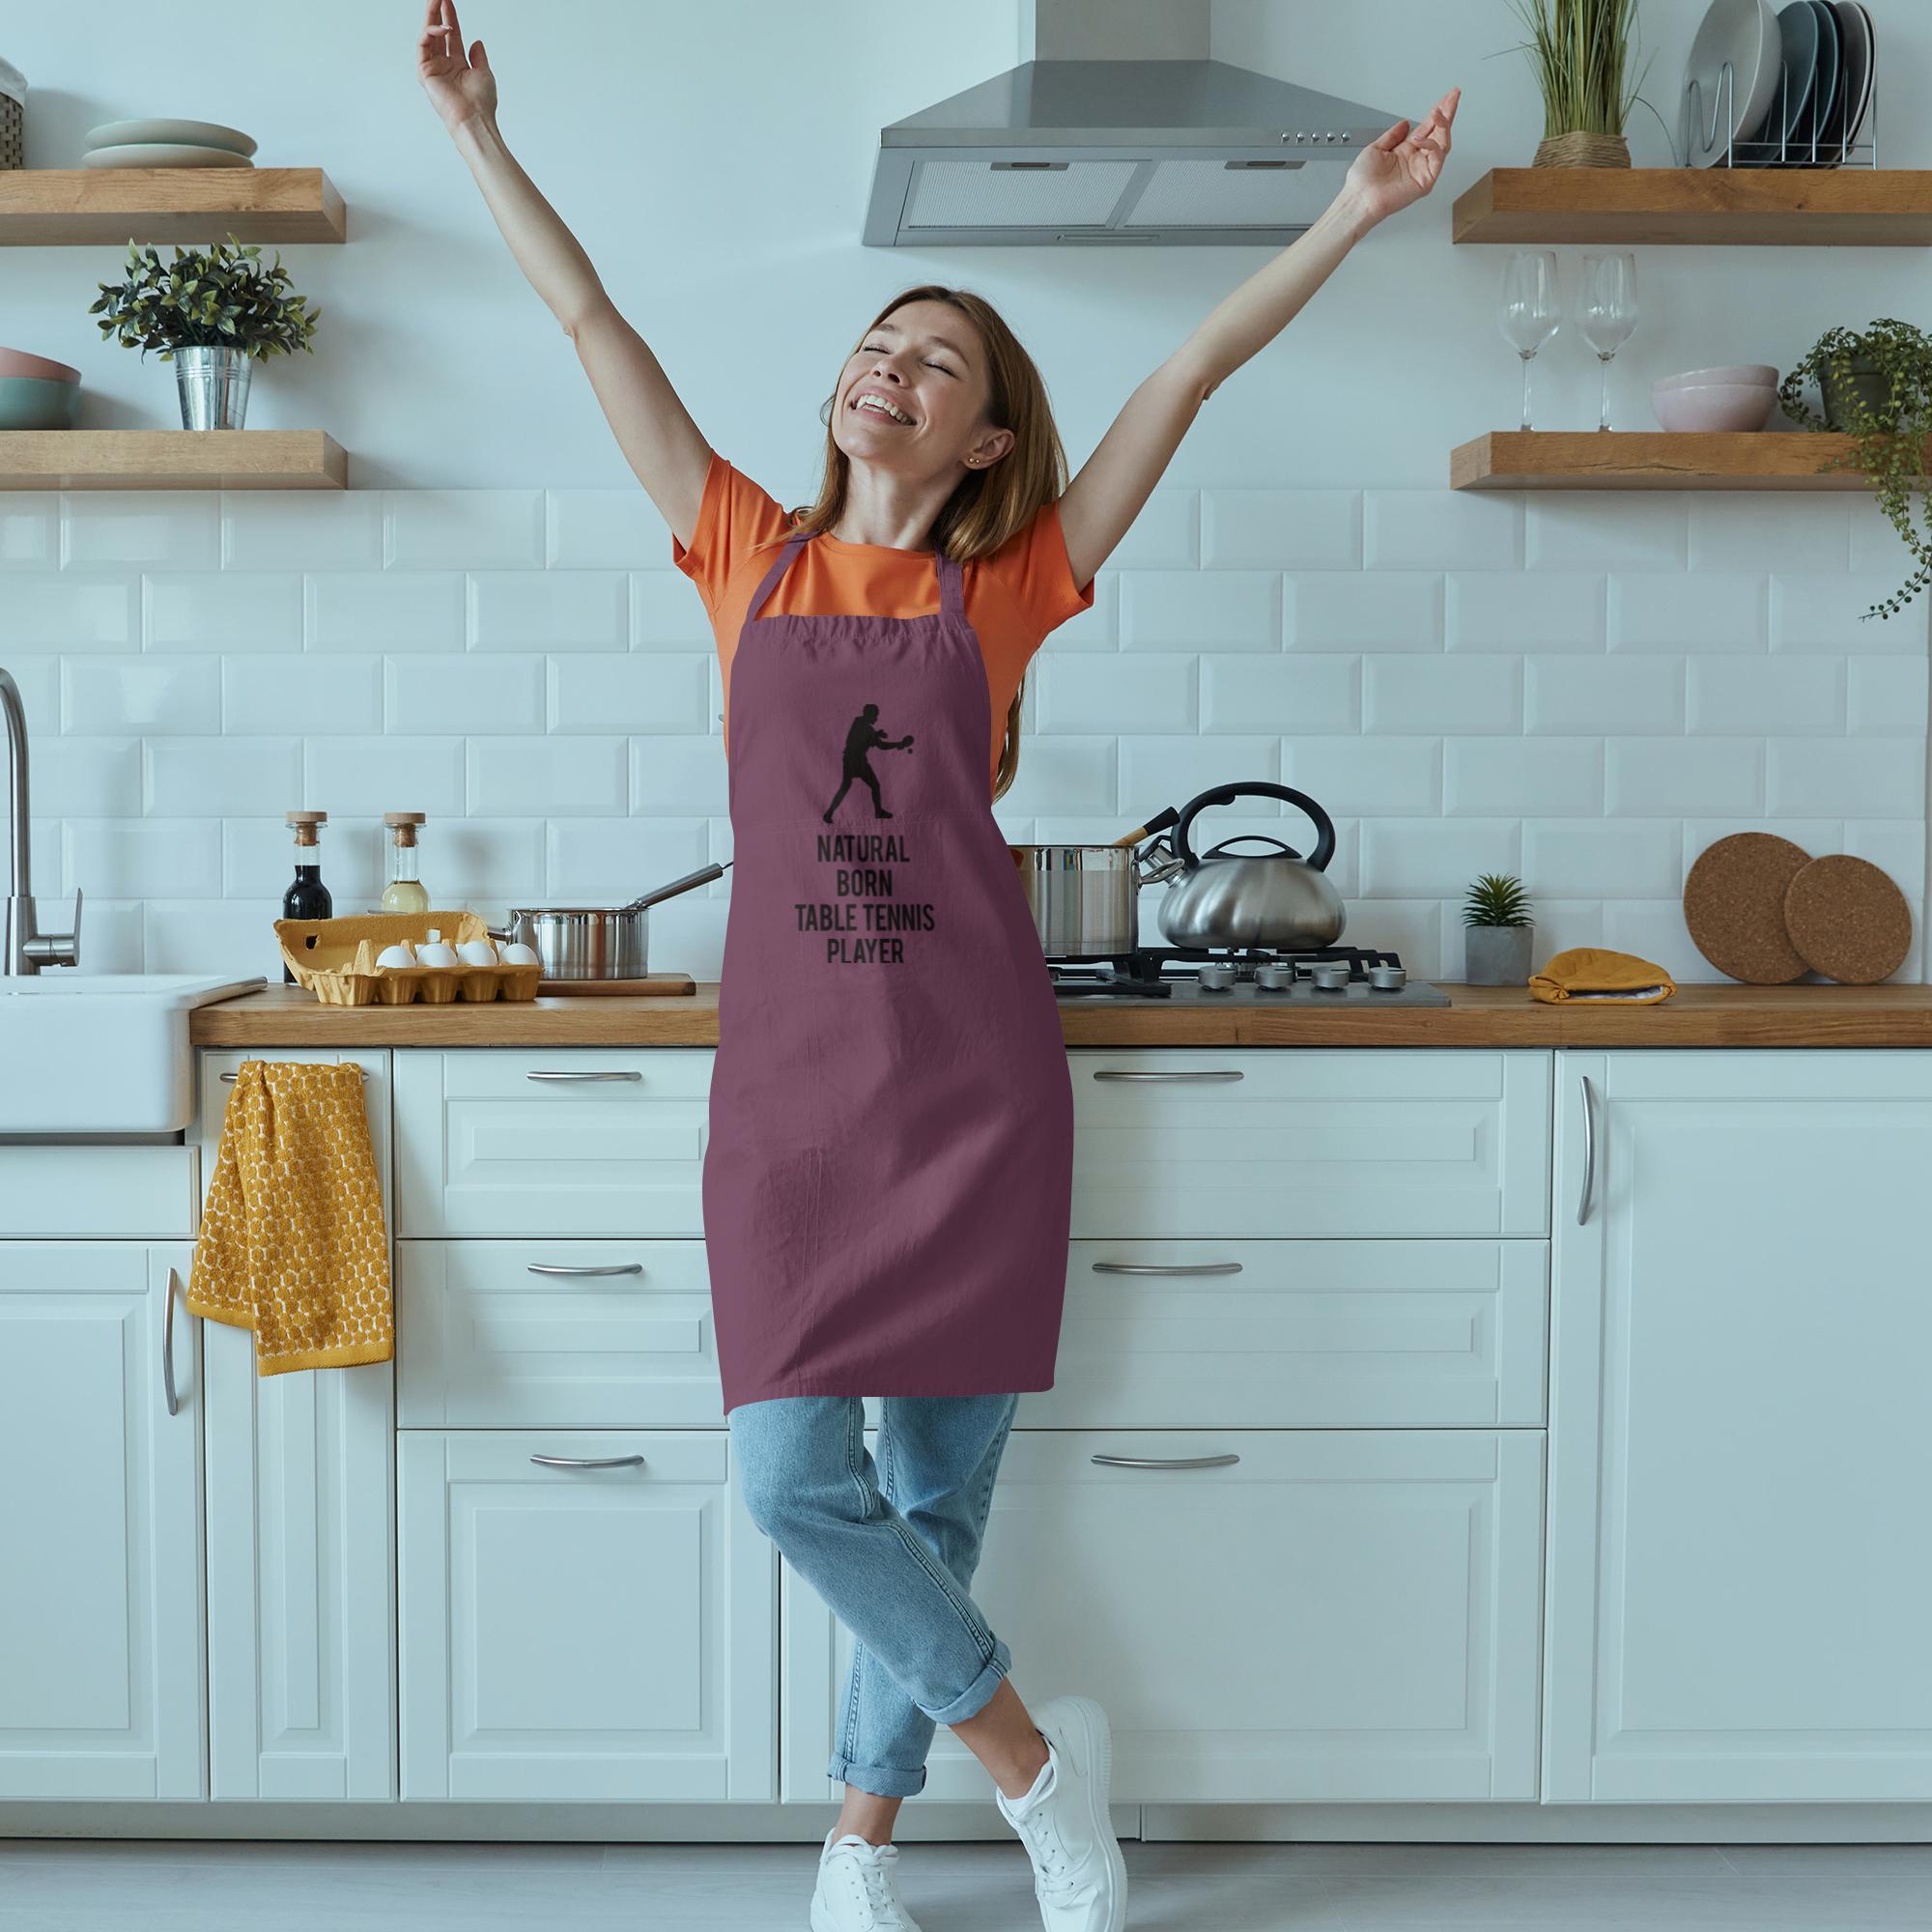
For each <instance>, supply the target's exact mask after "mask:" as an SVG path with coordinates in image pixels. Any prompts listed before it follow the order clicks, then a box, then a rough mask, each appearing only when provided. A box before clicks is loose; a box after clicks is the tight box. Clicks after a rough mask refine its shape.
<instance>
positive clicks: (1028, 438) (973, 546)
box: [791, 282, 1066, 799]
mask: <svg viewBox="0 0 1932 1932" xmlns="http://www.w3.org/2000/svg"><path fill="white" fill-rule="evenodd" d="M916 301H930V302H944V303H946V304H947V306H948V307H950V308H953V309H956V310H957V311H958V312H959V313H960V314H961V315H963V316H965V317H966V319H967V320H968V321H969V322H971V323H972V325H973V327H975V328H976V329H977V330H978V331H979V335H980V341H981V342H982V343H983V344H984V345H985V350H986V377H987V395H986V416H987V420H988V421H989V422H991V423H992V424H993V425H994V427H995V428H998V429H1007V430H1010V431H1011V432H1012V435H1013V446H1012V448H1011V449H1009V451H1008V452H1007V453H1006V455H1004V456H1003V457H1001V458H1000V459H999V461H998V462H996V463H992V464H989V465H988V466H987V467H986V468H985V469H969V470H967V471H966V472H965V474H964V475H962V476H961V477H960V479H959V486H958V488H957V489H955V490H954V491H953V493H952V496H951V497H948V498H947V499H946V501H945V503H944V504H943V505H942V506H941V508H940V511H939V514H938V516H937V517H935V518H934V519H933V524H932V540H933V543H934V546H935V547H936V548H937V549H939V550H941V551H943V552H944V553H945V554H946V555H948V556H949V557H951V558H952V560H953V561H954V562H955V563H970V562H971V561H972V560H973V559H974V558H975V557H980V556H986V555H988V554H991V553H992V552H994V551H996V550H998V549H999V548H1000V546H1001V545H1002V544H1004V543H1006V542H1007V541H1008V539H1009V538H1010V537H1012V536H1013V535H1015V534H1016V533H1017V532H1018V531H1020V530H1022V529H1024V528H1025V527H1026V526H1027V525H1028V524H1030V523H1031V522H1032V521H1033V519H1034V518H1035V517H1036V516H1037V515H1038V513H1039V511H1040V510H1041V509H1042V508H1043V507H1044V506H1045V505H1046V504H1048V503H1050V502H1053V501H1054V500H1056V499H1057V498H1058V497H1060V496H1061V494H1062V493H1063V492H1064V491H1065V488H1066V451H1065V448H1064V447H1063V446H1062V443H1061V440H1060V431H1059V429H1058V428H1057V427H1056V426H1055V424H1054V420H1053V410H1052V407H1051V405H1050V404H1049V403H1048V402H1047V399H1046V384H1044V383H1043V382H1041V380H1040V375H1039V371H1038V369H1037V368H1036V367H1035V366H1034V360H1033V357H1032V356H1031V355H1028V354H1027V352H1026V351H1025V350H1024V349H1023V348H1022V347H1021V346H1020V341H1019V338H1018V337H1017V336H1016V335H1015V334H1014V333H1013V332H1012V330H1011V329H1010V328H1009V327H1007V324H1006V321H1005V319H1004V318H1003V317H1002V316H1001V314H1000V312H999V311H998V310H997V309H996V308H994V306H993V305H992V303H991V302H989V301H987V300H986V299H985V298H984V297H982V296H976V295H974V294H973V293H972V292H971V291H970V290H967V289H950V288H946V287H944V286H942V285H941V284H939V283H936V282H927V283H923V284H922V285H921V286H919V287H918V288H912V289H904V290H901V291H900V293H899V294H897V295H895V297H894V298H892V300H891V301H889V302H888V303H887V304H886V305H885V307H884V308H882V309H881V310H880V311H879V312H878V314H877V315H875V316H874V317H873V318H872V320H871V321H870V322H868V323H867V325H866V327H865V329H864V330H863V331H862V332H861V333H860V335H859V337H858V340H857V341H856V342H855V343H854V344H853V347H854V349H857V348H858V346H859V344H860V343H863V342H864V341H865V339H866V337H867V335H869V334H870V333H871V331H872V330H873V329H875V328H876V327H878V326H879V325H880V324H881V323H882V322H884V321H885V320H886V319H887V318H888V317H889V316H890V315H892V314H893V312H894V311H895V309H900V308H903V307H904V306H905V305H906V304H907V303H908V302H916ZM831 403H832V398H830V397H828V398H827V399H826V405H825V410H824V413H823V420H824V422H825V425H826V429H825V469H824V473H823V477H822V479H821V481H820V483H819V486H818V497H817V500H816V501H815V502H812V503H808V504H800V505H798V506H797V507H795V508H794V509H793V510H792V512H791V518H792V530H793V531H797V530H800V529H810V530H818V531H829V530H830V529H831V528H832V527H833V526H834V525H836V524H837V523H838V519H839V518H840V517H841V516H842V515H843V514H844V510H845V495H846V489H847V485H848V482H849V480H850V476H851V461H850V459H849V458H848V457H847V456H846V454H845V452H844V451H843V450H842V449H840V448H839V447H838V438H837V437H836V436H834V434H833V432H832V418H831ZM1025 696H1026V677H1025V674H1024V673H1022V675H1021V678H1020V684H1019V689H1018V690H1017V691H1015V692H1014V693H1013V701H1012V703H1011V705H1010V706H1009V708H1008V711H1007V730H1006V740H1005V742H1004V743H1003V744H1002V746H1001V747H1000V766H999V771H998V773H997V775H996V776H995V779H994V781H993V796H994V797H995V798H996V799H997V798H1001V797H1003V796H1004V795H1005V794H1006V791H1007V789H1008V787H1009V786H1010V785H1011V783H1012V781H1013V774H1014V773H1015V772H1016V771H1017V770H1018V769H1019V761H1020V705H1021V703H1022V701H1023V700H1024V698H1025Z"/></svg>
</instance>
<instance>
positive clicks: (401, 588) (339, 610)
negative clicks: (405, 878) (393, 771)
mask: <svg viewBox="0 0 1932 1932" xmlns="http://www.w3.org/2000/svg"><path fill="white" fill-rule="evenodd" d="M304 584H305V589H306V594H307V600H308V606H307V608H308V647H309V649H310V650H312V651H460V650H461V649H462V648H463V639H464V617H463V612H464V593H463V579H462V578H461V577H460V576H458V575H456V574H455V573H453V572H448V571H425V572H416V571H398V572H397V573H395V574H394V575H393V576H391V575H389V574H388V573H386V572H383V571H374V572H368V571H354V570H351V571H343V572H341V573H339V574H331V573H329V572H320V573H316V574H312V575H310V576H309V577H308V578H306V579H305V580H304ZM398 809H399V810H400V809H401V808H398Z"/></svg>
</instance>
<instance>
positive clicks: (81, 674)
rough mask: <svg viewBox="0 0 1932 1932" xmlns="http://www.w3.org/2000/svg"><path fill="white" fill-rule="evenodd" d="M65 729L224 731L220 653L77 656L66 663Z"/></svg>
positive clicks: (80, 731) (63, 668)
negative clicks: (196, 656) (212, 654)
mask: <svg viewBox="0 0 1932 1932" xmlns="http://www.w3.org/2000/svg"><path fill="white" fill-rule="evenodd" d="M61 729H62V730H63V731H65V732H70V733H72V734H74V735H76V736H87V735H90V734H99V735H103V736H104V735H107V734H110V733H113V732H117V731H126V732H128V733H130V734H136V735H138V734H140V733H143V732H163V731H167V732H174V731H219V730H220V729H221V660H220V659H219V658H213V657H207V658H186V657H184V658H154V657H125V658H124V657H76V658H69V659H68V660H67V662H66V663H65V664H63V665H62V666H61Z"/></svg>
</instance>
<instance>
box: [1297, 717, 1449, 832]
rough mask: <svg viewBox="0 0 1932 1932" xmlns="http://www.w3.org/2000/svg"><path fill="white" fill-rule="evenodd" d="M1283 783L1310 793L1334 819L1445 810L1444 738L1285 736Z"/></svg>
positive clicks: (1372, 818) (1371, 818)
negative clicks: (1443, 797)
mask: <svg viewBox="0 0 1932 1932" xmlns="http://www.w3.org/2000/svg"><path fill="white" fill-rule="evenodd" d="M1281 781H1282V783H1283V784H1287V785H1293V787H1294V788H1295V790H1296V791H1305V792H1307V793H1308V794H1309V795H1310V796H1311V797H1313V798H1314V799H1315V800H1317V801H1318V803H1320V805H1321V808H1322V810H1324V811H1326V812H1327V813H1328V815H1329V816H1330V817H1331V818H1340V817H1341V816H1343V814H1345V813H1346V814H1347V815H1348V816H1349V817H1350V818H1359V819H1360V820H1361V821H1362V823H1363V824H1364V826H1368V825H1372V824H1374V823H1375V821H1376V820H1377V819H1378V818H1387V817H1401V818H1408V817H1413V816H1418V815H1430V816H1433V815H1435V814H1436V813H1439V812H1440V811H1441V810H1442V740H1441V739H1440V738H1297V737H1286V736H1285V737H1284V738H1283V739H1282V746H1281Z"/></svg>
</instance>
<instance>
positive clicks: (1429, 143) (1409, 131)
mask: <svg viewBox="0 0 1932 1932" xmlns="http://www.w3.org/2000/svg"><path fill="white" fill-rule="evenodd" d="M1462 99H1463V90H1462V89H1461V88H1460V87H1452V88H1451V89H1450V90H1449V92H1448V93H1447V94H1445V95H1444V96H1443V97H1442V99H1440V100H1438V101H1437V102H1436V103H1435V106H1434V107H1432V108H1431V109H1430V110H1429V118H1428V120H1426V121H1424V122H1422V123H1421V124H1420V125H1419V126H1416V127H1413V128H1411V127H1410V126H1409V124H1408V123H1407V122H1406V121H1398V122H1397V123H1396V124H1395V126H1394V127H1393V128H1390V129H1389V130H1388V132H1387V133H1386V134H1384V135H1382V136H1381V138H1380V139H1379V140H1378V141H1376V142H1375V143H1373V144H1372V145H1371V146H1369V147H1366V148H1364V149H1363V150H1362V152H1361V153H1360V154H1359V155H1357V156H1355V158H1354V162H1353V164H1352V165H1351V166H1350V169H1349V174H1348V180H1347V182H1346V184H1345V185H1344V187H1343V193H1344V194H1346V195H1349V196H1350V197H1351V198H1352V199H1353V201H1354V203H1355V205H1356V206H1357V207H1358V208H1359V209H1360V210H1361V212H1362V213H1363V215H1364V216H1365V217H1366V218H1367V220H1368V221H1369V222H1371V223H1374V222H1378V221H1380V220H1382V219H1383V218H1384V217H1385V216H1387V215H1391V214H1393V213H1395V212H1396V211H1397V210H1398V209H1400V208H1406V207H1407V206H1408V205H1409V203H1410V202H1412V201H1420V200H1421V199H1422V197H1423V196H1424V195H1425V194H1427V193H1428V192H1429V190H1430V189H1431V188H1433V187H1434V186H1435V184H1436V181H1437V179H1438V178H1439V177H1440V175H1441V173H1442V163H1443V161H1444V160H1446V159H1447V158H1448V155H1449V124H1450V123H1451V122H1452V121H1454V120H1455V118H1456V108H1457V105H1458V103H1459V102H1460V101H1461V100H1462Z"/></svg>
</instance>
